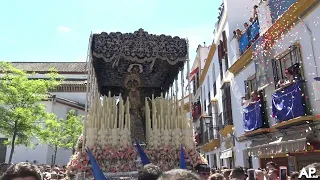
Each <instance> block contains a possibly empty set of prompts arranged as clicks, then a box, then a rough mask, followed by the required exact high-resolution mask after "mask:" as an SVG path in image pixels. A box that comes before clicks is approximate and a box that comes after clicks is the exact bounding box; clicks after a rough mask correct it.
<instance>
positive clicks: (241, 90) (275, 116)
mask: <svg viewBox="0 0 320 180" xmlns="http://www.w3.org/2000/svg"><path fill="white" fill-rule="evenodd" d="M279 3H280V5H279ZM255 5H257V11H256V12H257V13H256V15H255V13H254V10H253V7H254V6H255ZM220 9H221V13H220V18H219V21H218V22H217V23H216V28H215V33H214V41H213V43H212V45H211V48H210V50H209V53H208V57H207V60H206V63H205V65H204V67H203V71H202V73H201V74H200V78H199V79H200V80H199V81H200V87H201V91H202V93H201V94H202V95H201V100H200V101H201V108H200V109H201V113H200V114H201V115H202V117H200V118H199V119H198V120H199V123H198V124H201V123H202V124H203V127H202V130H200V132H199V134H200V136H201V137H202V138H200V139H202V142H200V143H199V149H200V151H202V152H203V153H205V155H206V157H207V159H208V161H209V164H210V166H211V167H218V168H221V167H222V166H225V167H228V168H233V167H234V166H245V167H248V168H249V167H253V168H258V167H262V168H263V167H264V166H265V163H266V162H268V161H274V162H276V163H277V164H278V165H281V166H287V167H288V169H289V171H297V170H300V169H301V168H302V167H304V166H305V165H308V164H310V163H312V162H319V161H320V159H319V157H320V156H319V152H318V151H317V150H316V149H318V146H319V142H320V140H319V137H318V136H319V134H320V133H319V131H318V130H319V127H318V123H319V117H317V115H318V114H319V111H320V108H319V107H320V104H319V101H318V100H319V97H318V96H319V95H318V94H319V93H318V92H317V90H318V89H319V82H318V81H316V80H315V78H317V77H319V74H318V71H319V67H318V66H317V65H318V64H319V63H320V59H319V57H320V54H319V51H317V49H319V47H318V46H319V43H320V41H319V38H320V37H319V36H320V34H319V33H315V32H320V31H319V28H320V25H318V23H319V15H320V8H319V2H318V1H304V0H297V1H293V0H292V1H285V2H284V1H281V2H280V1H278V0H269V1H261V2H260V1H252V0H243V1H241V3H238V2H237V1H236V0H224V3H223V4H222V5H221V8H220ZM255 16H256V17H255ZM250 18H252V20H253V21H252V22H249V21H250ZM244 22H247V23H248V25H249V27H248V28H247V30H245V28H244V27H242V26H243V24H244ZM240 26H241V27H240ZM237 28H239V29H240V30H242V32H241V34H240V35H239V36H238V37H236V36H235V37H234V34H233V31H234V30H236V29H237ZM286 70H287V72H288V71H289V72H292V74H293V77H294V81H293V82H292V84H287V85H288V86H286V87H283V88H282V89H281V90H280V91H276V89H277V88H276V86H275V85H276V84H277V83H278V82H279V81H280V80H285V72H286ZM290 88H296V89H294V91H291V92H289V91H290V90H291V89H290ZM253 91H256V92H257V93H258V94H259V100H257V102H256V104H255V103H253V102H252V103H251V104H250V105H247V104H244V102H248V101H251V99H250V95H251V92H253ZM287 91H288V92H287ZM292 92H295V94H292ZM290 93H291V94H290ZM288 94H290V97H291V96H292V97H294V98H295V99H292V98H291V99H286V98H285V96H288V97H289V95H288ZM281 98H283V99H281ZM296 99H299V100H298V101H297V100H296ZM279 100H281V102H283V103H282V107H281V108H280V104H281V103H280V104H279V102H278V103H277V101H279ZM258 103H259V104H258ZM283 104H286V105H283ZM289 104H290V105H291V106H290V107H288V105H289ZM252 107H255V108H252ZM286 109H288V112H289V110H291V111H290V113H291V114H289V113H288V114H289V115H288V114H283V111H285V110H286ZM251 111H252V112H255V113H257V114H256V115H252V113H250V112H251ZM300 111H301V112H300ZM210 120H211V122H210ZM250 123H251V124H250ZM200 129H201V128H200ZM211 129H212V130H211ZM207 134H209V136H208V137H209V138H206V136H207Z"/></svg>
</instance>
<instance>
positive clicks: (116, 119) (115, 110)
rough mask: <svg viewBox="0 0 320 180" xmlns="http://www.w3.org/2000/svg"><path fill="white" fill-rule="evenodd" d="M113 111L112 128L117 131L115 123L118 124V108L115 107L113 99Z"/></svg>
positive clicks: (114, 99)
mask: <svg viewBox="0 0 320 180" xmlns="http://www.w3.org/2000/svg"><path fill="white" fill-rule="evenodd" d="M113 109H114V111H113V112H114V119H113V128H114V129H117V123H118V108H117V105H116V98H115V97H113Z"/></svg>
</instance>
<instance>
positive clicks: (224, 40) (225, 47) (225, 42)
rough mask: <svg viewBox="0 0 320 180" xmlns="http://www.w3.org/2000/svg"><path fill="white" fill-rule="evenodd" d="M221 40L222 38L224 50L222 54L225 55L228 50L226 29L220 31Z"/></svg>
mask: <svg viewBox="0 0 320 180" xmlns="http://www.w3.org/2000/svg"><path fill="white" fill-rule="evenodd" d="M222 40H223V52H224V56H226V55H227V52H228V44H227V34H226V31H223V32H222Z"/></svg>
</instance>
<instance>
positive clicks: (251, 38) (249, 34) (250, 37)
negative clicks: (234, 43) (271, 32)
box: [239, 20, 260, 55]
mask: <svg viewBox="0 0 320 180" xmlns="http://www.w3.org/2000/svg"><path fill="white" fill-rule="evenodd" d="M259 31H260V26H259V21H258V20H255V21H254V22H253V23H252V25H250V26H249V27H248V28H247V30H246V31H245V32H244V33H243V34H242V36H241V37H240V39H239V50H240V55H242V54H243V53H244V52H245V51H246V50H247V49H248V48H249V47H250V46H251V45H252V44H253V43H254V42H255V41H256V40H257V39H258V37H259Z"/></svg>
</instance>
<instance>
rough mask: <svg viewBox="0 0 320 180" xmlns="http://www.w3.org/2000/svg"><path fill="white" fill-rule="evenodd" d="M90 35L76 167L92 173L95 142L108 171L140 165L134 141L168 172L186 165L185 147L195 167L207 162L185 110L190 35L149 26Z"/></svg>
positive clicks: (97, 154)
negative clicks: (182, 162) (157, 32)
mask: <svg viewBox="0 0 320 180" xmlns="http://www.w3.org/2000/svg"><path fill="white" fill-rule="evenodd" d="M89 41H90V43H89V48H88V59H87V63H88V65H87V68H88V82H87V103H86V120H85V122H84V124H85V126H84V132H83V136H82V137H81V138H79V145H78V148H77V152H76V153H75V155H73V157H72V158H71V160H70V162H69V165H68V171H69V173H70V174H76V173H79V172H87V175H89V176H90V167H89V164H90V163H89V161H88V154H87V152H86V149H87V148H89V149H91V151H92V153H93V155H94V156H95V159H96V160H97V162H98V163H99V164H100V167H101V168H102V170H103V171H105V172H109V173H121V172H122V173H123V172H132V171H136V170H137V169H138V167H139V163H138V162H137V152H136V149H135V147H134V139H138V141H139V142H140V143H141V144H143V145H144V150H145V152H146V154H147V155H148V157H149V158H150V161H151V162H152V163H154V164H157V165H159V167H160V168H162V169H163V170H169V169H172V168H177V167H179V154H180V147H181V146H183V147H184V149H185V157H186V159H187V163H188V165H189V167H191V168H192V167H196V166H197V165H198V164H204V163H206V162H205V159H204V158H203V157H202V156H201V155H200V154H199V153H198V152H197V151H196V147H195V146H196V145H195V140H194V135H193V129H192V127H191V126H192V123H191V121H190V120H189V119H188V118H187V111H189V109H188V110H185V108H184V99H185V95H184V89H185V83H184V78H183V77H184V66H185V64H186V66H187V75H188V81H187V87H188V91H189V92H188V93H189V94H190V85H189V83H190V76H189V74H190V67H189V58H188V41H187V40H186V39H182V38H179V37H171V36H166V35H153V34H148V33H147V32H146V31H144V30H143V29H139V30H138V31H136V32H134V33H120V32H116V33H105V32H102V33H101V34H92V35H91V36H90V40H89ZM179 73H180V74H181V77H180V87H179V84H178V75H179ZM179 89H180V90H181V91H180V92H179V91H178V90H179ZM189 98H191V97H190V96H189ZM180 99H182V100H180ZM189 102H191V99H189ZM189 108H191V107H189Z"/></svg>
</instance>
